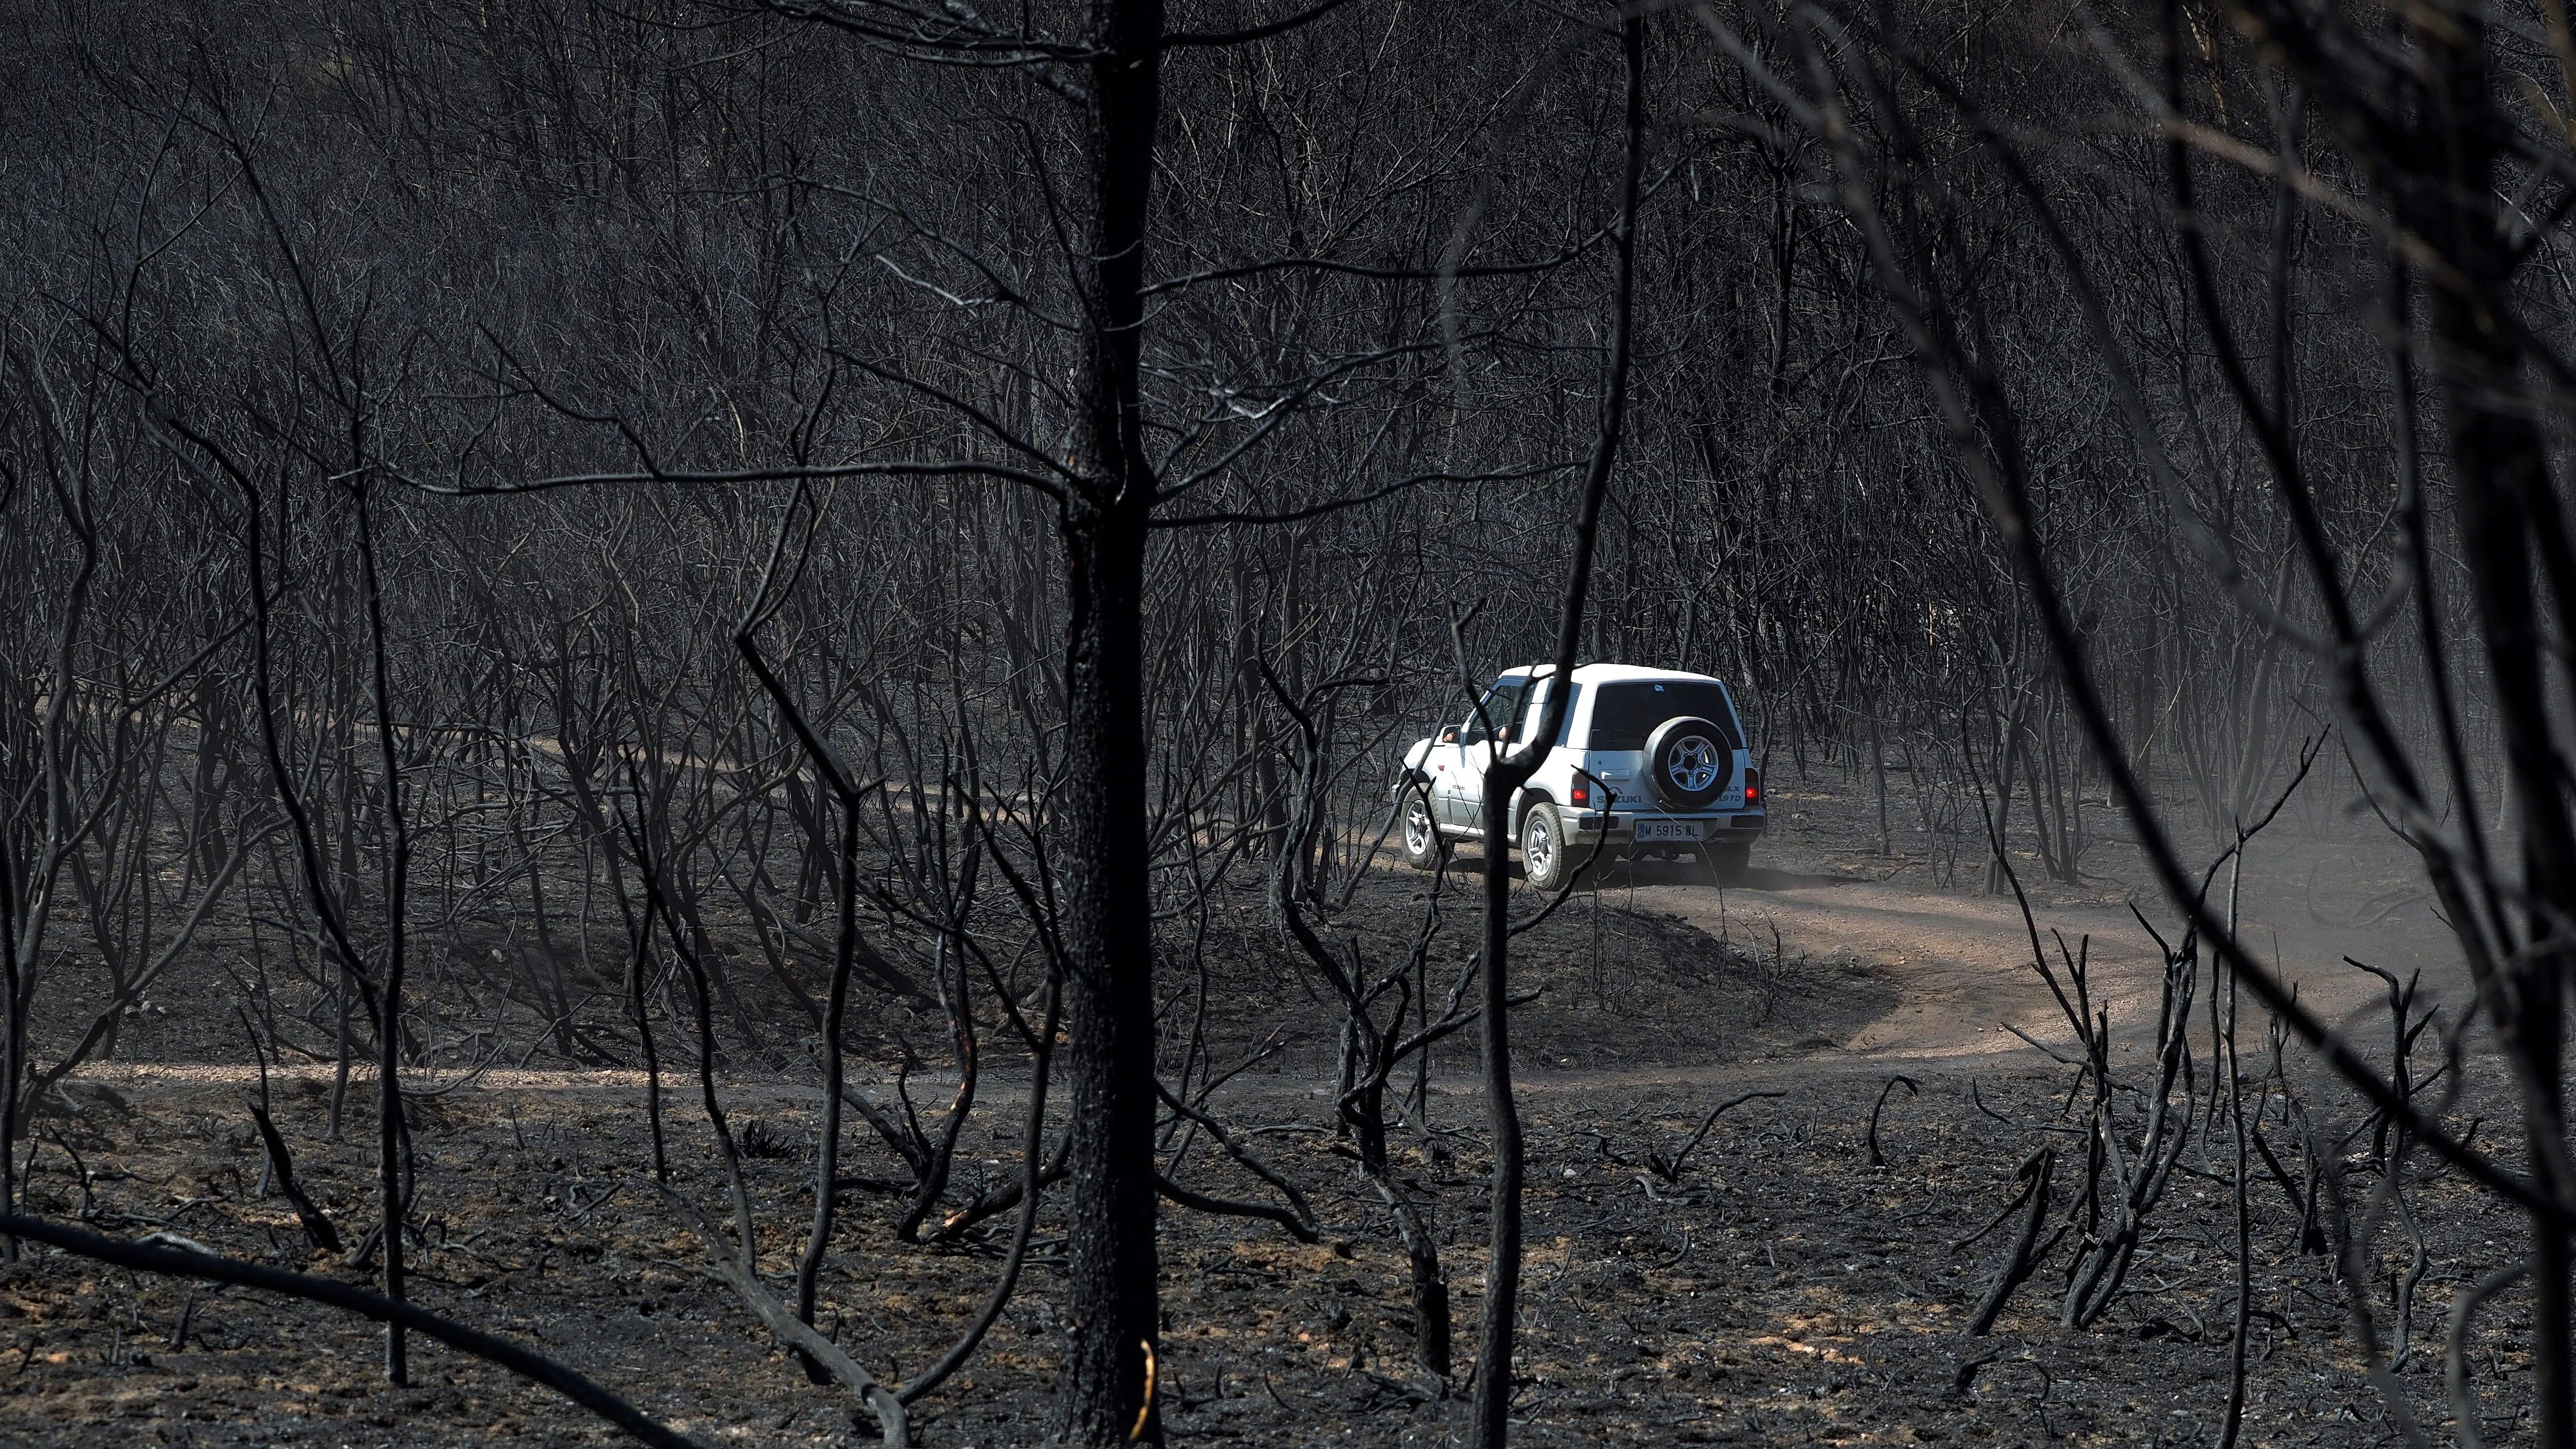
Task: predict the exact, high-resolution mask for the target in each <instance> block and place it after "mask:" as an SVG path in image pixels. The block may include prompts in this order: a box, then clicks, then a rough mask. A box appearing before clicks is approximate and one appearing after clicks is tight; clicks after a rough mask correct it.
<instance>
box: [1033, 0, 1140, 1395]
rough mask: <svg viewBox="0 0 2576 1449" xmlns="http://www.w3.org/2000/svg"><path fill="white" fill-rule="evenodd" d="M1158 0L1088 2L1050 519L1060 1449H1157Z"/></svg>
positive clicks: (1103, 0) (1102, 0)
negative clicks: (1154, 223)
mask: <svg viewBox="0 0 2576 1449" xmlns="http://www.w3.org/2000/svg"><path fill="white" fill-rule="evenodd" d="M1162 31H1163V9H1162V6H1161V4H1160V3H1159V0H1096V3H1095V4H1094V5H1093V7H1092V25H1091V39H1092V44H1093V45H1094V47H1095V48H1096V50H1097V53H1098V54H1099V55H1100V56H1101V59H1099V60H1097V61H1095V62H1094V63H1093V64H1092V66H1091V77H1090V81H1091V94H1090V98H1089V107H1088V110H1089V115H1088V118H1087V119H1088V127H1087V131H1086V135H1085V137H1084V145H1085V159H1086V161H1087V162H1088V164H1089V171H1090V176H1089V183H1090V185H1089V193H1088V196H1087V201H1088V203H1089V215H1088V217H1087V218H1086V221H1087V223H1088V225H1087V226H1086V227H1085V230H1084V237H1083V241H1084V254H1083V255H1082V256H1081V257H1080V258H1078V259H1077V260H1078V262H1079V265H1080V267H1081V270H1082V274H1083V276H1082V280H1083V290H1084V293H1085V297H1084V302H1085V306H1086V308H1087V311H1088V316H1087V319H1086V320H1087V321H1088V323H1089V325H1088V326H1087V327H1086V328H1085V330H1084V335H1083V339H1082V347H1083V353H1082V357H1081V362H1080V375H1079V386H1080V394H1079V397H1080V407H1081V415H1080V417H1079V418H1078V419H1077V420H1076V428H1075V448H1076V455H1075V462H1076V466H1077V469H1078V471H1079V472H1080V474H1081V481H1080V482H1079V483H1078V484H1077V485H1075V487H1074V488H1073V489H1072V490H1071V491H1070V492H1069V493H1068V495H1067V497H1066V500H1065V503H1064V507H1063V514H1062V524H1061V527H1062V533H1063V539H1064V550H1065V586H1066V587H1065V593H1066V606H1067V614H1068V616H1069V618H1068V623H1069V633H1070V637H1069V639H1068V640H1067V645H1066V652H1065V706H1066V720H1065V754H1064V760H1065V774H1064V779H1063V781H1062V783H1061V785H1060V787H1059V790H1058V794H1057V801H1058V809H1057V813H1056V819H1055V822H1054V824H1055V831H1054V834H1055V839H1054V841H1053V843H1052V849H1051V853H1052V855H1053V857H1054V859H1055V860H1056V862H1058V865H1059V868H1060V869H1061V871H1062V880H1063V890H1064V899H1063V920H1062V932H1061V934H1062V939H1063V946H1064V958H1065V959H1064V967H1065V982H1066V1000H1065V1006H1066V1030H1067V1039H1066V1042H1065V1046H1064V1058H1063V1060H1064V1074H1065V1079H1066V1083H1067V1086H1068V1088H1069V1089H1070V1091H1071V1093H1072V1098H1073V1102H1072V1107H1073V1117H1072V1125H1071V1132H1072V1153H1071V1157H1070V1161H1069V1167H1070V1173H1071V1176H1072V1179H1073V1192H1072V1206H1071V1209H1070V1212H1071V1221H1070V1222H1068V1223H1067V1224H1066V1230H1067V1231H1066V1242H1067V1244H1068V1248H1069V1251H1070V1255H1071V1263H1070V1266H1069V1270H1068V1273H1067V1281H1066V1299H1067V1303H1066V1306H1067V1308H1068V1310H1069V1316H1070V1317H1071V1319H1072V1321H1073V1339H1072V1342H1071V1343H1070V1344H1069V1345H1068V1347H1067V1351H1066V1355H1065V1361H1064V1373H1063V1377H1062V1378H1061V1380H1059V1384H1058V1394H1059V1397H1058V1400H1057V1404H1056V1420H1055V1425H1054V1433H1055V1437H1056V1438H1058V1439H1060V1440H1063V1441H1065V1442H1069V1443H1076V1444H1123V1443H1127V1442H1130V1441H1134V1440H1143V1441H1145V1442H1149V1443H1160V1442H1161V1441H1162V1426H1161V1423H1160V1420H1159V1418H1158V1416H1157V1415H1156V1413H1155V1408H1154V1401H1153V1390H1152V1385H1151V1376H1152V1372H1153V1369H1152V1364H1153V1341H1154V1337H1155V1333H1156V1329H1157V1322H1156V1320H1157V1318H1158V1313H1157V1291H1156V1285H1155V1271H1156V1263H1155V1245H1154V1224H1155V1188H1154V1113H1155V1096H1154V1005H1153V985H1154V962H1153V933H1152V927H1151V924H1150V917H1151V902H1150V899H1149V896H1148V890H1147V884H1148V882H1147V873H1146V858H1145V857H1146V841H1145V805H1146V800H1145V796H1146V761H1145V720H1144V675H1143V667H1142V657H1143V650H1142V644H1141V638H1140V636H1141V635H1142V633H1143V629H1144V585H1145V536H1146V527H1147V521H1148V519H1149V517H1150V516H1151V512H1152V509H1153V504H1154V492H1155V488H1154V474H1153V467H1152V464H1151V463H1150V462H1149V461H1148V459H1147V456H1146V452H1145V442H1144V436H1143V420H1142V416H1141V406H1140V400H1139V396H1138V384H1137V372H1138V366H1137V363H1138V356H1139V350H1140V342H1141V338H1140V336H1139V331H1140V329H1141V327H1142V321H1143V315H1144V291H1143V287H1144V269H1145V221H1146V212H1147V201H1148V197H1149V194H1150V188H1151V183H1152V178H1153V165H1154V128H1155V119H1156V113H1157V110H1158V108H1159V106H1160V104H1161V93H1160V78H1159V66H1160V59H1159V57H1160V47H1161V43H1162Z"/></svg>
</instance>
